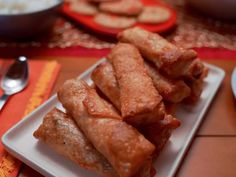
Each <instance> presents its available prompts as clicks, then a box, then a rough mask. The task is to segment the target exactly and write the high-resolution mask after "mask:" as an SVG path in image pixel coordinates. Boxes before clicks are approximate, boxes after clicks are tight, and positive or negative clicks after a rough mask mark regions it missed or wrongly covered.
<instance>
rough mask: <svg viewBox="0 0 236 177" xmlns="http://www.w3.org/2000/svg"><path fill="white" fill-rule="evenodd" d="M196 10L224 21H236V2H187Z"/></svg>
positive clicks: (215, 0)
mask: <svg viewBox="0 0 236 177" xmlns="http://www.w3.org/2000/svg"><path fill="white" fill-rule="evenodd" d="M185 1H186V2H187V4H188V5H190V6H192V7H194V8H195V9H197V10H199V11H201V12H203V13H204V14H208V15H210V16H212V17H216V18H219V19H223V20H231V21H232V22H234V23H235V20H236V0H185Z"/></svg>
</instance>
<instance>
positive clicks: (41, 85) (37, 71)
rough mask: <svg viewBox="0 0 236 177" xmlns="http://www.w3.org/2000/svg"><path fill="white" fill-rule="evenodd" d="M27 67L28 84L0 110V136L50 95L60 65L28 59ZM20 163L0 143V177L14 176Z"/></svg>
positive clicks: (1, 64) (0, 61)
mask: <svg viewBox="0 0 236 177" xmlns="http://www.w3.org/2000/svg"><path fill="white" fill-rule="evenodd" d="M5 61H6V60H0V66H4V64H3V63H4V62H5ZM29 68H30V70H29V73H30V78H29V84H28V86H27V87H26V88H25V89H24V90H23V91H22V92H20V93H18V94H15V95H13V96H12V97H11V98H10V99H9V100H8V102H7V103H6V105H5V107H4V108H3V110H2V111H1V112H0V137H2V135H3V134H4V133H5V132H6V131H7V130H8V129H9V128H10V127H12V126H13V125H14V124H16V123H17V122H18V121H19V120H20V119H21V118H22V117H24V116H26V115H27V114H29V113H30V112H31V111H33V110H34V109H35V108H36V107H38V106H39V105H40V104H41V103H42V102H44V101H45V100H46V99H47V98H48V97H49V96H50V93H51V90H52V87H53V85H54V83H55V80H56V78H57V75H58V73H59V70H60V65H59V64H58V63H57V62H56V61H54V60H50V61H49V60H29ZM0 94H2V90H0ZM20 165H21V162H20V161H18V160H17V159H15V158H14V157H12V156H11V155H10V154H8V153H7V152H6V151H5V150H4V148H3V146H2V144H1V143H0V177H16V176H17V174H18V172H19V169H20Z"/></svg>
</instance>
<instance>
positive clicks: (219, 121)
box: [197, 60, 236, 135]
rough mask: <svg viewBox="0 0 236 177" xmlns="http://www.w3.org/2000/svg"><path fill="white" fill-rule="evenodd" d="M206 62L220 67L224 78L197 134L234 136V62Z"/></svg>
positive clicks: (235, 125)
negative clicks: (232, 88)
mask: <svg viewBox="0 0 236 177" xmlns="http://www.w3.org/2000/svg"><path fill="white" fill-rule="evenodd" d="M207 61H208V62H209V63H212V64H215V65H218V66H220V67H222V68H223V69H224V70H225V72H226V76H225V79H224V81H223V83H222V85H221V87H220V89H219V91H218V93H217V94H216V96H215V99H214V100H213V102H212V104H211V106H210V108H209V110H208V112H207V114H206V115H205V120H204V121H203V123H202V126H201V127H200V129H199V131H198V133H197V134H198V135H236V101H235V98H234V97H233V94H232V90H231V73H232V71H233V68H234V67H235V66H236V61H235V60H234V61H233V60H229V61H224V60H214V61H212V60H207Z"/></svg>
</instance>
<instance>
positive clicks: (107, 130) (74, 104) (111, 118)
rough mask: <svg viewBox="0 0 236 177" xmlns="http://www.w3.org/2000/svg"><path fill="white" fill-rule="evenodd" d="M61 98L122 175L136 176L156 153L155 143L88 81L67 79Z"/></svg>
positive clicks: (95, 145) (62, 88)
mask: <svg viewBox="0 0 236 177" xmlns="http://www.w3.org/2000/svg"><path fill="white" fill-rule="evenodd" d="M58 98H59V100H60V101H61V103H62V105H63V106H64V108H66V110H67V112H68V113H69V114H70V115H71V116H72V117H73V118H74V119H75V121H76V122H77V124H78V126H79V127H80V129H81V130H82V131H83V132H84V134H85V135H86V137H87V138H88V139H89V140H90V142H91V143H92V144H93V145H94V147H95V148H96V149H97V150H98V151H99V152H100V153H101V154H103V155H104V156H105V157H106V158H107V160H108V161H109V162H110V163H111V165H112V166H113V167H114V169H115V170H116V171H117V173H118V174H119V175H120V176H121V177H131V176H133V175H134V174H135V173H137V172H138V170H139V169H140V167H141V166H142V165H143V163H144V162H145V160H146V159H147V158H148V157H149V156H150V155H151V154H152V153H153V151H154V149H155V147H154V145H153V144H151V143H150V142H149V141H148V140H146V139H145V138H144V136H143V135H142V134H140V133H139V132H138V131H137V130H136V129H134V128H133V127H132V126H130V125H128V124H126V123H125V122H123V121H122V120H121V119H120V118H118V116H117V114H116V112H114V111H113V110H111V108H110V109H109V107H110V105H109V103H107V102H106V101H105V100H102V99H101V98H100V97H99V96H98V95H97V93H96V91H95V90H94V89H92V88H90V87H89V86H88V85H87V84H86V83H85V82H84V81H81V80H79V79H76V80H75V79H74V80H69V81H66V82H65V83H64V85H63V86H62V87H61V88H60V89H59V92H58ZM68 98H70V99H68ZM108 105H109V106H108ZM112 112H113V115H112V114H111V113H112Z"/></svg>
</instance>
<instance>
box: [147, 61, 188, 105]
mask: <svg viewBox="0 0 236 177" xmlns="http://www.w3.org/2000/svg"><path fill="white" fill-rule="evenodd" d="M145 67H146V69H147V72H148V74H149V76H150V77H151V78H152V80H153V83H154V86H155V87H156V89H157V90H158V92H159V93H160V95H161V96H162V97H163V99H164V100H166V101H169V102H171V103H179V102H181V101H182V100H183V99H184V98H186V97H188V96H189V95H190V88H189V87H188V86H187V85H186V84H185V82H184V81H182V80H170V79H167V78H166V77H164V76H162V75H161V74H160V73H159V72H158V70H157V68H155V67H154V66H152V65H151V64H150V63H147V62H145Z"/></svg>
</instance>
